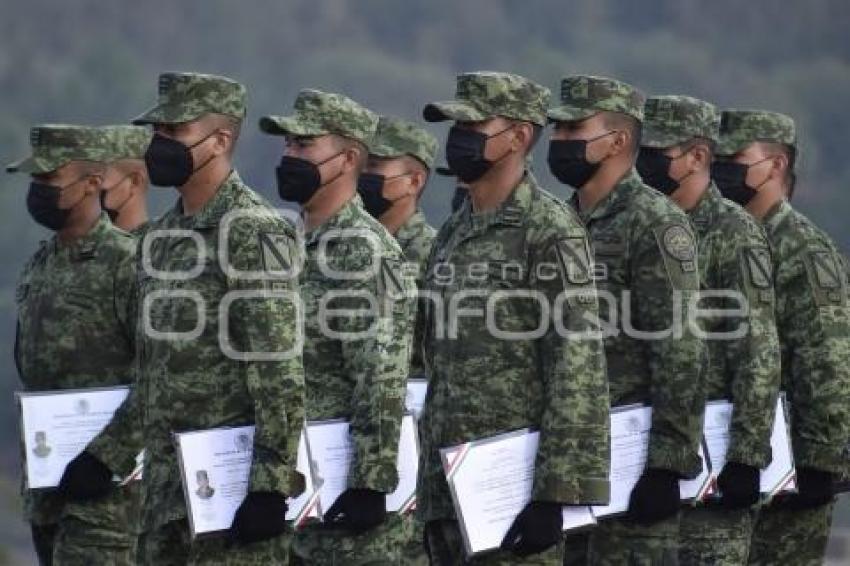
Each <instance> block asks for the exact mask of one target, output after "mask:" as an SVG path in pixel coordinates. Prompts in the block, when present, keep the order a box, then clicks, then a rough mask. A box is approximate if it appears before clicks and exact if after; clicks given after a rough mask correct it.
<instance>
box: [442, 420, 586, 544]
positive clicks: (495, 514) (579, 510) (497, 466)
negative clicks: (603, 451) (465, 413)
mask: <svg viewBox="0 0 850 566" xmlns="http://www.w3.org/2000/svg"><path fill="white" fill-rule="evenodd" d="M539 439H540V433H539V432H536V431H530V430H528V429H523V430H518V431H513V432H508V433H505V434H500V435H497V436H493V437H490V438H485V439H482V440H475V441H472V442H467V443H465V444H461V445H459V446H452V447H450V448H443V449H441V450H440V456H441V459H442V462H443V470H444V471H445V473H446V480H447V481H448V484H449V489H450V491H451V494H452V501H453V503H454V507H455V513H456V514H457V517H458V522H459V524H460V528H461V534H462V536H463V543H464V547H465V550H466V554H467V555H468V556H472V555H474V554H478V553H481V552H485V551H488V550H492V549H495V548H498V547H499V545H500V544H501V543H502V539H503V538H505V535H506V534H507V532H508V529H510V527H511V525H512V524H513V521H514V519H515V518H516V517H517V515H519V513H520V511H522V509H523V507H525V505H526V503H528V502H529V501H530V500H531V490H532V484H533V482H534V461H535V457H536V455H537V445H538V442H539ZM595 523H596V520H595V519H594V518H593V514H592V513H591V512H590V508H589V507H585V506H582V507H577V506H569V507H564V510H563V528H564V530H572V529H577V528H580V527H586V526H589V525H593V524H595Z"/></svg>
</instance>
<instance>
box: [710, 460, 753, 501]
mask: <svg viewBox="0 0 850 566" xmlns="http://www.w3.org/2000/svg"><path fill="white" fill-rule="evenodd" d="M760 477H761V470H759V469H758V468H754V467H753V466H748V465H747V464H739V463H738V462H727V463H726V465H725V466H723V471H722V472H720V476H719V477H718V478H717V487H718V488H719V489H720V496H721V497H720V504H721V505H723V506H724V507H726V508H727V509H743V508H744V507H750V506H752V505H755V504H756V503H758V500H759V494H760V483H759V479H760Z"/></svg>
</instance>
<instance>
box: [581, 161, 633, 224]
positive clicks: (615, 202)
mask: <svg viewBox="0 0 850 566" xmlns="http://www.w3.org/2000/svg"><path fill="white" fill-rule="evenodd" d="M579 190H580V189H579ZM579 190H576V191H575V193H573V196H572V198H571V199H570V201H571V203H572V205H573V207H575V209H576V210H577V211H578V213H579V216H580V217H581V219H582V220H583V221H584V222H585V223H587V222H590V221H591V220H599V219H600V218H605V217H606V216H611V215H612V214H616V213H617V212H619V211H620V210H622V209H623V208H625V207H626V204H627V203H628V202H629V200H630V199H631V197H632V195H634V194H635V192H636V191H640V190H644V184H643V181H642V180H641V178H640V175H638V173H637V171H636V170H635V168H634V167H632V169H631V170H630V171H629V172H628V173H626V175H625V176H624V177H623V178H622V179H620V182H619V183H617V185H616V186H615V187H614V190H612V191H611V192H610V193H608V195H607V196H606V197H605V198H603V199H602V200H601V201H599V202H598V203H596V206H594V207H593V208H591V209H590V210H585V211H583V212H582V211H581V210H580V209H579V202H578V195H579Z"/></svg>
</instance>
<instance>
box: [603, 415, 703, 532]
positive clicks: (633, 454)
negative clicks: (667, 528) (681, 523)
mask: <svg viewBox="0 0 850 566" xmlns="http://www.w3.org/2000/svg"><path fill="white" fill-rule="evenodd" d="M651 429H652V407H648V406H646V405H626V406H622V407H613V408H612V409H611V471H610V477H609V481H610V485H611V500H610V501H609V503H608V505H594V506H593V507H591V509H592V511H593V514H594V515H595V516H596V518H602V517H610V516H615V515H620V514H622V513H625V512H626V511H628V509H629V498H630V497H631V494H632V489H634V487H635V484H637V482H638V480H639V479H640V476H641V475H642V474H643V471H644V468H645V467H646V461H647V458H648V457H649V433H650V430H651ZM705 452H706V451H705V447H704V446H703V445H702V443H701V444H700V447H699V455H700V458H701V459H702V464H703V465H702V470H701V471H700V473H699V475H697V477H696V478H694V479H693V480H681V481H680V482H679V492H680V497H681V499H682V500H683V501H687V502H692V501H695V500H697V499H699V498H702V497H704V496H705V493H706V492H707V491H708V490H709V489H710V487H711V473H710V469H709V459H708V457H707V456H706V454H705Z"/></svg>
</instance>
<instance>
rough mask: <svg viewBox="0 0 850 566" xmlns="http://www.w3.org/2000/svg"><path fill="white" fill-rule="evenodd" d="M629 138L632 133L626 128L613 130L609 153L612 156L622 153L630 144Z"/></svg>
mask: <svg viewBox="0 0 850 566" xmlns="http://www.w3.org/2000/svg"><path fill="white" fill-rule="evenodd" d="M631 140H632V135H631V134H630V133H629V132H628V131H627V130H615V132H614V133H613V134H612V135H611V146H610V149H609V155H610V156H611V157H613V156H615V155H620V154H621V153H623V152H624V151H625V150H626V149H627V148H628V147H629V145H630V144H631Z"/></svg>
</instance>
